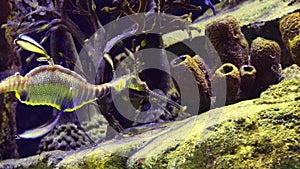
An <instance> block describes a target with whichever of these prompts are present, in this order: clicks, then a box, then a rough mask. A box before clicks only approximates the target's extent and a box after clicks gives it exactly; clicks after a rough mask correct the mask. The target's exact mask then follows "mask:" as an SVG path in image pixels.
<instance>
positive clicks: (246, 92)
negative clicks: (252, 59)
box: [240, 65, 256, 100]
mask: <svg viewBox="0 0 300 169" xmlns="http://www.w3.org/2000/svg"><path fill="white" fill-rule="evenodd" d="M240 77H241V87H240V89H241V93H240V99H241V100H245V99H249V98H252V97H253V92H252V90H253V86H254V83H255V78H256V69H255V67H254V66H252V65H243V66H242V67H240Z"/></svg>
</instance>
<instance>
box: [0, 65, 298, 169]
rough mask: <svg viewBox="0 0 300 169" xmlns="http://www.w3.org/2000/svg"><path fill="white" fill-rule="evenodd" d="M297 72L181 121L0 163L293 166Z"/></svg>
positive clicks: (8, 165)
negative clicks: (256, 94)
mask: <svg viewBox="0 0 300 169" xmlns="http://www.w3.org/2000/svg"><path fill="white" fill-rule="evenodd" d="M290 73H292V74H293V75H291V74H290ZM294 74H296V76H294ZM299 75H300V68H299V67H297V66H295V65H293V66H292V67H290V68H288V69H285V70H284V71H283V77H284V80H283V81H282V82H280V83H279V84H276V85H272V86H271V87H270V88H268V89H267V90H266V91H264V92H263V93H262V94H261V96H260V98H257V99H253V100H247V101H243V102H239V103H236V104H232V105H229V106H225V107H222V108H217V109H213V110H210V111H208V112H206V113H203V114H200V115H198V116H193V117H190V118H188V119H185V120H182V121H176V122H170V123H163V124H158V125H148V126H142V127H136V128H131V129H130V130H127V131H126V132H125V133H123V134H120V135H118V136H117V137H115V138H114V139H112V140H109V141H106V142H103V143H100V144H98V145H97V146H95V147H93V148H89V149H86V150H81V151H76V152H74V151H71V152H61V151H52V152H45V153H42V154H41V155H37V156H33V157H29V158H26V159H19V160H17V159H15V160H5V161H2V162H0V168H41V167H42V168H61V169H64V168H72V169H79V168H105V169H107V168H187V169H190V168H284V167H294V168H295V167H297V166H299V158H300V155H299V149H300V139H299V133H300V118H299V117H300V80H299V79H297V78H296V77H299Z"/></svg>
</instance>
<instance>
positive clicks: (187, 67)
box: [171, 55, 211, 113]
mask: <svg viewBox="0 0 300 169" xmlns="http://www.w3.org/2000/svg"><path fill="white" fill-rule="evenodd" d="M187 71H190V72H191V73H188V72H187ZM171 72H172V76H173V77H175V78H176V79H179V80H180V81H181V82H182V83H181V86H179V87H181V88H187V89H186V90H185V91H188V88H189V87H190V85H189V84H188V83H190V81H191V80H196V82H197V86H198V91H199V97H200V104H199V110H198V113H202V112H204V111H207V110H209V109H210V103H211V102H210V95H211V89H210V81H209V77H208V71H207V70H206V67H205V63H204V62H203V61H202V59H201V58H200V57H199V56H197V55H196V56H194V57H193V58H192V57H191V56H189V55H182V56H179V57H178V58H175V59H173V60H172V61H171ZM191 94H192V93H191ZM190 99H193V97H190ZM187 102H188V103H192V102H193V100H187ZM187 107H188V108H189V106H188V105H187Z"/></svg>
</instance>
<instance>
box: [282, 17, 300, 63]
mask: <svg viewBox="0 0 300 169" xmlns="http://www.w3.org/2000/svg"><path fill="white" fill-rule="evenodd" d="M279 30H280V33H281V38H282V41H283V42H284V44H285V46H286V48H287V50H288V51H289V52H290V54H291V57H292V59H293V61H294V62H295V63H296V64H298V65H300V54H299V52H300V12H295V13H292V14H290V15H287V16H286V17H284V18H283V19H281V20H280V23H279Z"/></svg>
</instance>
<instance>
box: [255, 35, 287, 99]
mask: <svg viewBox="0 0 300 169" xmlns="http://www.w3.org/2000/svg"><path fill="white" fill-rule="evenodd" d="M250 55H251V65H253V66H254V67H255V69H256V71H257V73H256V80H255V89H256V91H255V92H256V93H257V94H259V93H260V92H262V91H263V90H265V89H267V87H268V86H269V85H270V84H274V83H276V82H278V81H279V79H280V72H281V65H280V59H281V53H280V46H279V45H278V44H277V43H276V42H275V41H271V40H267V39H264V38H260V37H259V38H256V39H255V40H253V42H252V44H251V49H250Z"/></svg>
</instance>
